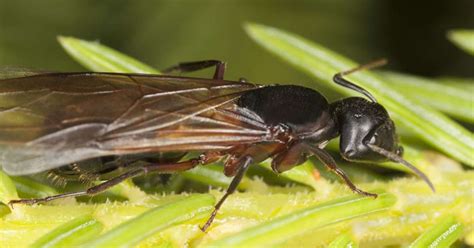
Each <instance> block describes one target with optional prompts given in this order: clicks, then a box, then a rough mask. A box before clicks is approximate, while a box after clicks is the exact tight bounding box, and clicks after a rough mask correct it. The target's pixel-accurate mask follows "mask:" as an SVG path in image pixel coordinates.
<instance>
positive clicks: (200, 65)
mask: <svg viewBox="0 0 474 248" xmlns="http://www.w3.org/2000/svg"><path fill="white" fill-rule="evenodd" d="M225 65H226V64H225V62H222V61H220V60H203V61H193V62H183V63H179V64H177V65H175V66H172V67H169V68H167V69H164V70H162V72H164V73H170V72H173V71H178V72H192V71H198V70H202V69H206V68H209V67H213V66H215V67H216V70H215V72H214V77H213V79H218V80H222V79H224V72H225Z"/></svg>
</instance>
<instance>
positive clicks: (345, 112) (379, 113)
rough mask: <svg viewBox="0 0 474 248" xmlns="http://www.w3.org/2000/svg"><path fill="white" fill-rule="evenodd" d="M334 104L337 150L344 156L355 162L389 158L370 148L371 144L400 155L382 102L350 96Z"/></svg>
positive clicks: (400, 151)
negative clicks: (338, 148) (338, 145)
mask: <svg viewBox="0 0 474 248" xmlns="http://www.w3.org/2000/svg"><path fill="white" fill-rule="evenodd" d="M337 106H338V107H337V109H336V111H337V113H338V114H337V117H338V123H339V132H340V134H341V138H340V152H341V155H342V156H343V157H344V158H345V159H347V160H350V161H359V162H368V161H373V162H379V161H385V160H387V159H389V158H387V156H385V155H383V154H380V153H379V152H376V151H374V150H373V148H372V147H374V146H376V147H378V148H381V149H383V150H385V151H387V152H390V153H393V154H396V155H398V156H401V155H402V148H401V147H400V146H398V139H397V134H396V132H395V126H394V124H393V121H392V120H391V119H390V117H389V115H388V113H387V111H386V110H385V108H384V107H383V106H382V105H380V104H378V103H375V102H369V101H367V100H365V99H364V98H359V97H351V98H347V99H343V100H342V101H340V102H339V104H338V105H337Z"/></svg>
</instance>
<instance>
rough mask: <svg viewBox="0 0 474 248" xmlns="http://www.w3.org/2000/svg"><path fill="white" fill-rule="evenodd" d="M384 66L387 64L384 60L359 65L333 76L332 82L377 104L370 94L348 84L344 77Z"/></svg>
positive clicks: (352, 84) (354, 85)
mask: <svg viewBox="0 0 474 248" xmlns="http://www.w3.org/2000/svg"><path fill="white" fill-rule="evenodd" d="M385 64H387V60H386V59H379V60H376V61H372V62H370V63H367V64H363V65H359V66H357V67H355V68H352V69H350V70H347V71H343V72H339V73H337V74H336V75H334V77H333V81H334V82H335V83H336V84H339V85H341V86H343V87H346V88H349V89H351V90H354V91H357V92H359V93H361V94H363V95H365V96H366V97H368V98H369V99H370V100H371V101H372V102H377V99H375V97H374V96H372V94H370V93H369V92H368V91H367V90H365V89H364V88H362V87H360V86H358V85H356V84H354V83H352V82H349V81H348V80H347V79H345V78H344V76H347V75H349V74H352V73H354V72H357V71H361V70H368V69H371V68H375V67H379V66H383V65H385Z"/></svg>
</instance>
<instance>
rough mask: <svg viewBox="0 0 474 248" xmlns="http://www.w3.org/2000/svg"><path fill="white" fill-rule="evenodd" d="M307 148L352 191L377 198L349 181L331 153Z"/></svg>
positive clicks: (310, 147)
mask: <svg viewBox="0 0 474 248" xmlns="http://www.w3.org/2000/svg"><path fill="white" fill-rule="evenodd" d="M307 147H308V149H309V150H310V151H311V152H312V153H313V154H314V155H315V156H316V157H317V158H318V159H319V161H321V162H322V163H323V164H324V165H325V166H326V167H328V168H329V169H330V170H332V171H333V172H334V173H336V174H337V175H338V176H340V177H341V178H342V179H343V180H344V182H345V183H346V184H347V186H349V188H350V189H351V190H352V191H354V192H356V193H357V194H361V195H365V196H372V197H374V198H377V194H374V193H369V192H365V191H363V190H361V189H359V188H357V186H355V185H354V183H352V181H351V180H350V179H349V177H348V176H347V175H346V173H345V172H344V171H343V170H341V168H339V167H337V164H336V161H334V158H333V157H331V155H329V153H327V152H326V151H324V150H322V149H319V148H316V147H312V146H309V145H308V146H307Z"/></svg>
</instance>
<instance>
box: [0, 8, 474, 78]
mask: <svg viewBox="0 0 474 248" xmlns="http://www.w3.org/2000/svg"><path fill="white" fill-rule="evenodd" d="M249 21H250V22H257V23H262V24H265V25H269V26H274V27H278V28H281V29H285V30H288V31H290V32H294V33H297V34H300V35H302V36H304V37H306V38H309V39H310V40H313V41H315V42H318V43H320V44H323V45H324V46H327V47H328V48H330V49H333V50H335V51H338V52H340V53H342V54H344V55H346V56H349V57H350V58H352V59H354V60H356V61H359V62H367V61H370V60H372V59H375V58H380V57H386V58H388V59H389V61H390V64H389V66H388V68H389V69H394V70H399V71H404V72H409V73H413V74H419V75H425V76H445V75H450V76H463V77H473V76H474V59H473V58H472V57H470V56H469V55H467V54H465V53H464V52H462V51H461V50H459V49H458V48H456V47H455V46H454V45H452V44H451V43H450V42H449V41H448V40H447V39H446V32H447V31H448V30H450V29H454V28H474V1H472V0H463V1H461V0H460V1H403V0H393V1H380V0H356V1H344V0H307V1H306V0H297V1H295V0H293V1H291V0H288V1H264V0H248V1H245V0H243V1H237V0H204V1H197V0H186V1H185V0H174V1H172V0H167V1H151V0H149V1H146V0H135V1H126V0H108V1H97V0H67V1H64V0H47V1H36V0H29V1H26V0H15V1H10V0H0V66H21V67H30V68H36V69H44V70H59V71H77V70H83V69H82V68H81V67H80V66H79V65H78V64H76V63H75V62H74V61H72V60H71V59H70V58H68V56H67V55H66V54H65V53H64V52H63V51H62V49H61V48H60V46H59V45H58V43H57V42H56V36H57V35H66V36H75V37H78V38H82V39H88V40H99V41H101V42H102V43H104V44H106V45H108V46H111V47H113V48H115V49H118V50H120V51H122V52H125V53H127V54H129V55H132V56H134V57H136V58H138V59H140V60H141V61H144V62H146V63H148V64H149V65H152V66H154V67H156V68H158V69H159V68H165V67H168V66H170V65H172V64H175V63H177V62H182V61H193V60H202V59H210V58H212V59H221V60H224V61H227V62H228V63H229V65H228V73H227V78H228V79H237V78H239V77H246V78H248V79H250V80H251V81H254V82H267V83H268V82H275V83H291V82H306V81H310V80H311V79H309V78H307V77H306V76H305V75H303V74H302V73H300V72H298V71H296V70H294V69H293V68H291V67H288V66H287V65H286V64H285V63H284V62H281V61H280V60H278V59H275V57H273V56H272V55H270V54H269V53H267V52H266V51H264V50H263V49H261V48H260V47H258V46H257V45H256V44H255V43H253V42H252V41H251V40H250V38H249V37H248V36H247V35H246V34H245V33H244V30H243V28H242V24H243V23H245V22H249Z"/></svg>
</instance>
